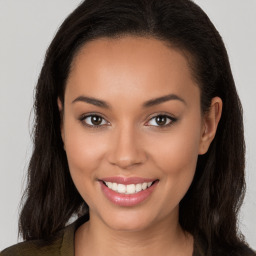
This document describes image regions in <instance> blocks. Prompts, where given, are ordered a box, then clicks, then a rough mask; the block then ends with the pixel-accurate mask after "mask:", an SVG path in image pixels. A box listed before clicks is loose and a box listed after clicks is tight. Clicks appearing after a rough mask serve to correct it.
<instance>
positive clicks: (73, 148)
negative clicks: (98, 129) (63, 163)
mask: <svg viewBox="0 0 256 256" xmlns="http://www.w3.org/2000/svg"><path fill="white" fill-rule="evenodd" d="M85 129H86V128H84V127H82V125H80V124H79V125H78V124H77V121H75V122H74V121H73V122H72V121H71V122H70V121H68V120H67V122H66V124H65V127H64V137H65V141H64V143H65V150H66V154H67V158H68V163H69V168H70V172H71V175H72V176H75V175H76V176H81V175H83V176H85V175H86V176H88V175H90V174H92V175H93V171H94V170H96V169H97V168H98V166H99V163H100V161H101V159H102V158H103V156H104V151H105V145H104V143H101V142H102V140H101V139H102V138H101V135H100V133H98V136H92V134H91V133H90V132H88V131H85ZM74 178H75V177H74Z"/></svg>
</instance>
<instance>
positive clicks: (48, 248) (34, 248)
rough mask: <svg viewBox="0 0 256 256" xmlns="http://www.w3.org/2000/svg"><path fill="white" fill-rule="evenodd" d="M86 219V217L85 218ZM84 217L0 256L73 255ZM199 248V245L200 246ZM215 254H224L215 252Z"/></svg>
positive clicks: (196, 249)
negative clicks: (48, 236) (49, 236)
mask: <svg viewBox="0 0 256 256" xmlns="http://www.w3.org/2000/svg"><path fill="white" fill-rule="evenodd" d="M86 220H87V218H86ZM86 220H85V218H80V219H78V220H76V221H75V222H74V223H72V224H71V225H69V226H67V227H65V228H64V229H63V230H61V231H60V232H58V233H57V234H56V236H55V237H54V238H53V239H51V240H50V241H48V242H47V241H42V240H31V241H26V242H22V243H19V244H16V245H13V246H11V247H9V248H7V249H5V250H3V251H2V252H1V253H0V256H75V255H74V251H75V250H74V237H75V232H76V230H77V229H78V227H79V226H81V225H82V224H83V223H84V222H85V221H86ZM199 247H200V246H197V243H194V252H193V256H204V253H203V252H202V250H200V249H199ZM200 248H201V247H200ZM247 252H248V253H244V254H243V253H242V254H240V253H238V254H236V253H234V254H233V253H231V254H229V255H246V256H247V255H252V256H253V255H255V254H254V253H253V252H252V251H251V250H250V249H249V248H248V251H247ZM217 255H225V256H226V254H222V253H220V254H219V253H217V254H216V256H217Z"/></svg>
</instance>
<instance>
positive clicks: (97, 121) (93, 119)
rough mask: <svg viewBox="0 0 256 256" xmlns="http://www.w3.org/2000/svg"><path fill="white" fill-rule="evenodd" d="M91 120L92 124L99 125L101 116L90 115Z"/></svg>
mask: <svg viewBox="0 0 256 256" xmlns="http://www.w3.org/2000/svg"><path fill="white" fill-rule="evenodd" d="M91 121H92V124H93V125H99V124H100V123H101V122H102V117H100V116H92V117H91Z"/></svg>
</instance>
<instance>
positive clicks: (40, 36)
mask: <svg viewBox="0 0 256 256" xmlns="http://www.w3.org/2000/svg"><path fill="white" fill-rule="evenodd" d="M195 2H196V3H198V4H199V5H200V6H201V7H202V9H203V10H204V11H205V12H206V13H207V14H208V16H209V17H210V19H211V20H212V22H213V23H214V25H215V26H216V28H217V29H218V30H219V32H220V34H221V35H222V37H223V40H224V42H225V44H226V48H227V51H228V54H229V57H230V62H231V67H232V71H233V75H234V78H235V81H236V85H237V89H238V93H239V95H240V98H241V101H242V104H243V108H244V123H245V137H246V144H247V154H246V159H247V163H246V180H247V193H246V197H245V201H244V205H243V206H242V209H241V213H240V229H241V230H242V232H243V233H244V235H245V237H246V239H247V241H248V243H249V244H250V245H251V247H252V248H254V249H256V221H255V218H256V199H255V197H256V186H255V184H256V114H255V112H256V1H255V0H246V1H241V0H225V1H223V0H195ZM79 3H80V0H37V1H34V0H20V1H18V0H8V1H7V0H0V207H1V208H0V250H2V249H4V248H5V247H7V246H10V245H12V244H15V243H17V242H18V241H20V240H18V236H17V233H18V228H17V226H18V212H19V202H20V199H21V195H22V192H23V190H24V188H25V174H26V169H27V166H28V162H29V158H30V155H31V148H32V144H31V139H30V134H31V131H32V121H33V112H32V105H33V93H34V87H35V84H36V81H37V78H38V75H39V72H40V69H41V66H42V63H43V59H44V54H45V51H46V49H47V47H48V45H49V43H50V42H51V40H52V38H53V36H54V34H55V33H56V31H57V28H58V27H59V26H60V24H61V23H62V21H63V20H64V19H65V17H66V16H67V15H68V14H69V13H70V12H71V11H72V10H73V9H74V8H75V7H76V6H77V5H78V4H79Z"/></svg>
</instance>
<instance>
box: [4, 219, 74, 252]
mask: <svg viewBox="0 0 256 256" xmlns="http://www.w3.org/2000/svg"><path fill="white" fill-rule="evenodd" d="M76 224H77V223H76V222H74V223H73V224H71V225H69V226H67V227H66V228H64V229H63V230H61V231H60V232H58V234H57V235H56V236H55V238H54V239H53V240H51V242H45V241H42V240H31V241H26V242H22V243H19V244H16V245H13V246H11V247H9V248H7V249H5V250H3V251H2V252H1V253H0V256H46V255H47V256H64V255H65V256H74V234H75V230H76V228H78V227H77V226H76Z"/></svg>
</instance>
